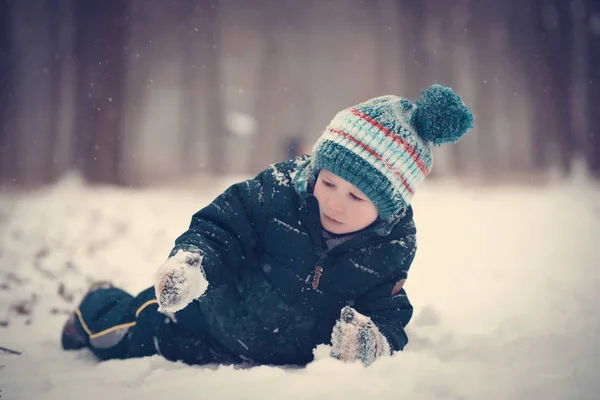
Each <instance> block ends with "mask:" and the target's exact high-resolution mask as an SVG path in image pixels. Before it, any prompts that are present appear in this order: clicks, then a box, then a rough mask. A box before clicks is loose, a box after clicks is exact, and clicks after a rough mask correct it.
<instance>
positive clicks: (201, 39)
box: [181, 0, 227, 175]
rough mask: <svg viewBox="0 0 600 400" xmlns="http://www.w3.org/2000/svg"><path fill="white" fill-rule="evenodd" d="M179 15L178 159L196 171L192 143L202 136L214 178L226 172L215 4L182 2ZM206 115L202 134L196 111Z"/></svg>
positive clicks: (215, 0) (218, 34) (195, 155)
mask: <svg viewBox="0 0 600 400" xmlns="http://www.w3.org/2000/svg"><path fill="white" fill-rule="evenodd" d="M182 5H183V7H182V8H181V12H182V21H183V22H182V27H181V37H182V46H183V48H182V52H183V60H182V69H183V74H182V79H183V83H184V85H183V93H182V95H183V101H182V108H181V121H182V127H181V129H182V130H183V135H182V138H183V139H182V142H181V144H182V156H183V168H184V172H186V173H193V172H195V170H196V168H197V165H198V163H197V161H196V160H195V158H196V157H197V153H196V151H195V149H196V147H197V146H196V143H197V142H198V141H199V140H198V137H199V136H201V135H202V136H204V138H205V139H206V146H207V148H208V151H207V152H206V153H205V154H206V157H207V160H206V168H207V170H208V171H209V172H210V173H212V174H216V175H220V174H223V173H224V172H225V171H226V169H227V163H226V157H225V148H226V142H227V140H226V139H227V131H226V128H225V119H224V118H225V115H224V104H223V93H222V79H221V66H220V61H221V41H220V33H219V31H220V29H221V26H220V22H219V2H218V0H212V1H208V2H198V3H183V4H182ZM201 108H203V109H204V110H203V111H204V112H203V115H205V116H206V123H205V124H204V126H205V127H206V132H204V134H202V132H201V124H200V115H199V114H200V109H201Z"/></svg>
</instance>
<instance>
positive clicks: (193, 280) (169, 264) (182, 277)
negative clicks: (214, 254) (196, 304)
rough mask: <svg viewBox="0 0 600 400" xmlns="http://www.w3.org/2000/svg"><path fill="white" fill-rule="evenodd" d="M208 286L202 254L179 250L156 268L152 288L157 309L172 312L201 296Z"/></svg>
mask: <svg viewBox="0 0 600 400" xmlns="http://www.w3.org/2000/svg"><path fill="white" fill-rule="evenodd" d="M207 287H208V282H207V281H206V278H205V276H204V270H203V268H202V256H201V255H200V254H197V253H191V252H188V251H182V250H179V251H178V252H177V253H176V254H175V255H173V256H172V257H170V258H169V259H168V260H167V261H165V263H164V264H163V265H162V266H161V267H160V268H159V269H158V271H157V274H156V284H155V285H154V290H155V292H156V299H157V300H158V304H159V311H166V312H171V313H174V312H176V311H179V310H182V309H184V308H185V307H186V306H187V305H188V304H189V303H191V302H192V301H193V300H195V299H197V298H198V297H200V296H202V294H204V292H205V291H206V288H207Z"/></svg>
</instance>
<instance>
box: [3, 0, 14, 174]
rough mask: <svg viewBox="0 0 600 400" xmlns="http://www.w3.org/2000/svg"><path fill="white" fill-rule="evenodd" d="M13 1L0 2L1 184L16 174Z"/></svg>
mask: <svg viewBox="0 0 600 400" xmlns="http://www.w3.org/2000/svg"><path fill="white" fill-rule="evenodd" d="M13 3H14V1H13V0H0V183H3V184H10V183H12V181H13V177H14V175H15V173H16V158H15V155H16V148H15V147H16V143H15V137H16V136H15V132H14V130H13V129H14V125H13V120H12V118H13V117H12V116H13V112H12V111H13V107H14V105H13V90H14V79H13V65H14V62H15V56H14V52H13V49H12V46H13V44H12V23H11V16H12V13H13Z"/></svg>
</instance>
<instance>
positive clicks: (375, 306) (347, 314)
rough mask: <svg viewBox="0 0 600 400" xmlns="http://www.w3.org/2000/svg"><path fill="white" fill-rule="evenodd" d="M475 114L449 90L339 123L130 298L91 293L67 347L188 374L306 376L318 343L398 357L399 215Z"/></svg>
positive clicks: (401, 300)
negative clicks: (248, 369)
mask: <svg viewBox="0 0 600 400" xmlns="http://www.w3.org/2000/svg"><path fill="white" fill-rule="evenodd" d="M472 122H473V116H472V115H471V113H470V111H469V109H468V108H467V107H466V106H465V105H464V104H463V102H462V100H461V99H460V98H459V97H458V96H457V95H456V94H455V93H454V92H453V91H452V90H451V89H449V88H447V87H444V86H440V85H434V86H432V87H430V88H429V89H428V90H427V92H425V93H422V97H421V99H420V100H418V101H416V102H412V101H410V100H407V99H403V98H401V97H398V96H382V97H378V98H374V99H371V100H369V101H366V102H363V103H361V104H358V105H356V106H354V107H350V108H348V109H345V110H343V111H341V112H339V113H338V114H337V115H336V116H335V118H334V119H333V120H332V121H331V123H330V124H329V125H328V126H327V128H326V130H325V132H324V133H323V135H322V136H321V137H320V138H319V140H318V141H317V142H316V144H315V145H314V148H313V151H312V153H311V154H310V155H305V156H303V157H299V158H296V159H293V160H290V161H287V162H283V163H281V164H277V165H273V166H271V167H270V168H268V169H267V170H265V171H263V172H261V173H260V174H259V175H258V176H256V177H255V178H254V179H250V180H248V181H245V182H241V183H237V184H235V185H233V186H231V187H229V188H228V189H227V190H226V191H225V192H224V193H222V194H221V195H219V196H218V197H217V198H216V199H215V200H214V201H213V202H212V203H210V204H209V205H208V206H206V207H205V208H203V209H201V210H200V211H198V212H197V213H196V214H194V216H193V217H192V221H191V224H190V227H189V229H188V230H187V231H186V232H185V233H183V234H182V235H181V236H180V237H179V238H177V239H176V241H175V247H174V248H173V250H172V252H171V254H170V257H169V258H168V259H167V260H166V261H165V263H164V264H163V265H162V266H161V267H160V268H159V269H158V273H157V278H156V284H155V286H154V287H150V288H148V289H146V290H144V291H143V292H141V293H140V294H139V295H138V296H137V297H133V296H131V295H129V294H127V293H126V292H124V291H122V290H120V289H118V288H115V287H111V286H110V285H99V286H96V287H94V288H92V289H91V290H90V291H89V292H88V294H87V295H86V296H85V297H84V299H83V300H82V302H81V304H80V306H79V308H78V309H77V310H76V311H75V313H74V315H73V316H72V317H71V318H70V319H69V321H68V322H67V324H66V325H65V328H64V330H63V335H62V345H63V348H65V349H78V348H82V347H88V348H89V349H90V350H91V351H92V352H93V353H94V354H95V355H96V356H97V357H98V358H100V359H111V358H129V357H142V356H149V355H152V354H156V353H158V354H160V355H162V356H164V357H165V358H167V359H169V360H179V361H183V362H185V363H188V364H206V363H240V362H249V363H256V364H278V365H281V364H296V365H304V364H306V363H308V362H310V361H311V360H312V359H313V349H314V348H315V347H316V346H317V345H319V344H323V343H324V344H331V355H332V356H333V357H335V358H338V359H341V360H345V361H353V360H360V361H362V362H363V363H365V364H366V365H369V364H371V363H372V362H373V361H375V360H376V359H377V358H378V357H380V356H385V355H391V354H392V353H393V352H395V351H399V350H402V349H403V348H404V346H405V345H406V343H407V341H408V339H407V336H406V333H405V331H404V328H405V327H406V325H407V324H408V322H409V321H410V319H411V317H412V312H413V308H412V305H411V304H410V302H409V300H408V298H407V296H406V292H405V290H404V288H403V285H404V282H405V280H406V278H407V272H408V269H409V267H410V265H411V263H412V261H413V259H414V257H415V251H416V241H415V234H416V230H415V226H414V223H413V212H412V207H411V205H410V203H411V199H412V197H413V194H414V191H415V189H416V187H417V185H418V184H419V183H420V182H422V181H423V180H424V179H425V177H426V176H427V175H428V174H429V172H430V170H431V166H432V152H431V149H432V145H440V144H442V143H447V142H456V141H457V140H459V139H460V138H461V137H462V136H463V135H464V134H465V133H466V132H467V131H468V130H469V129H470V128H471V127H472Z"/></svg>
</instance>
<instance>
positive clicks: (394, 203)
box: [311, 85, 473, 219]
mask: <svg viewBox="0 0 600 400" xmlns="http://www.w3.org/2000/svg"><path fill="white" fill-rule="evenodd" d="M472 127H473V115H472V114H471V112H470V110H469V109H468V108H467V107H466V106H465V104H464V103H463V101H462V100H461V98H460V97H459V96H458V95H457V94H456V93H454V92H453V91H452V89H450V88H448V87H445V86H441V85H433V86H431V87H430V88H429V89H427V91H426V92H423V91H422V92H421V98H420V99H419V100H417V101H415V102H413V101H411V100H408V99H405V98H402V97H399V96H394V95H388V96H381V97H376V98H373V99H370V100H367V101H365V102H362V103H360V104H358V105H355V106H353V107H349V108H346V109H344V110H342V111H340V112H339V113H337V115H336V116H335V117H334V118H333V120H332V121H331V122H330V123H329V125H328V126H327V127H326V129H325V132H324V133H323V134H322V135H321V137H320V138H319V139H318V140H317V142H316V143H315V145H314V147H313V150H312V166H311V167H312V168H311V169H312V174H313V178H316V176H317V174H318V173H319V171H320V170H321V169H327V170H328V171H331V172H333V173H334V174H336V175H338V176H339V177H341V178H343V179H345V180H347V181H348V182H350V183H352V184H353V185H354V186H356V187H358V188H359V189H360V190H361V191H362V192H363V193H364V194H365V195H366V196H368V197H369V199H371V201H372V202H373V203H374V204H375V206H376V207H377V209H378V210H379V216H380V217H381V218H382V219H389V218H393V217H394V216H395V214H396V213H398V212H399V211H400V210H402V209H403V208H405V207H407V206H408V205H409V204H410V202H411V200H412V197H413V194H414V192H415V189H416V187H417V185H418V184H419V183H421V182H422V181H423V180H424V179H425V177H426V176H427V175H428V174H429V173H430V172H431V167H432V165H433V159H432V145H438V146H439V145H440V144H442V143H454V142H457V141H458V140H459V139H460V138H461V137H462V136H463V135H464V134H465V133H466V132H467V131H468V130H469V129H471V128H472Z"/></svg>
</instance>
